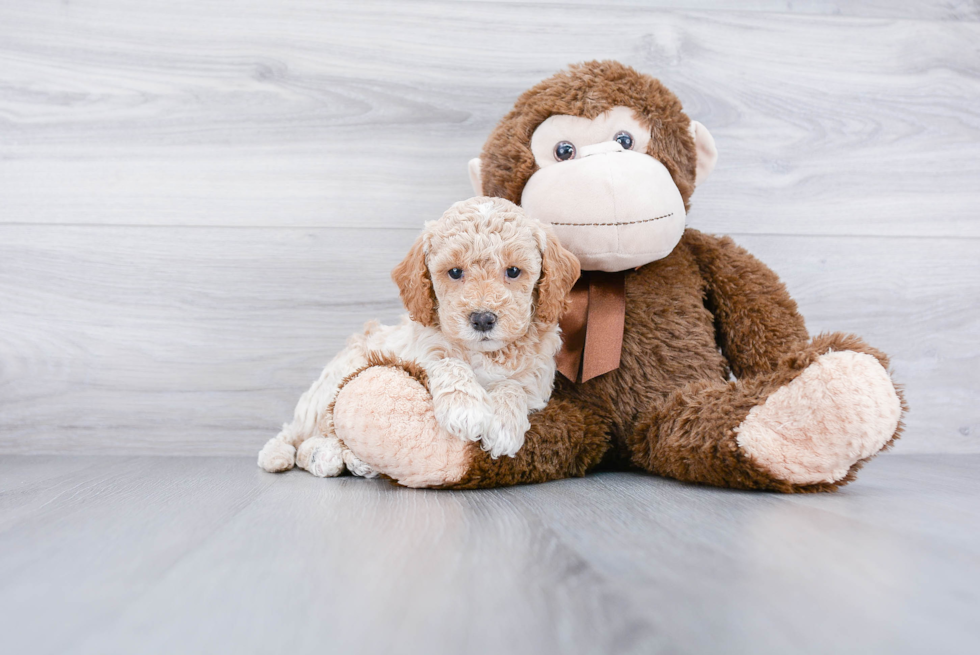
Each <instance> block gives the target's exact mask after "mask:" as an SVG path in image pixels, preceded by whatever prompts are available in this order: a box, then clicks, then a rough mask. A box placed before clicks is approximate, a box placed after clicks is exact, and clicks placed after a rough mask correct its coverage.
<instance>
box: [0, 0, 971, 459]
mask: <svg viewBox="0 0 980 655" xmlns="http://www.w3.org/2000/svg"><path fill="white" fill-rule="evenodd" d="M592 58H615V59H619V60H621V61H623V62H625V63H628V64H631V65H633V66H635V67H637V68H638V69H640V70H642V71H644V72H647V73H651V74H653V75H655V76H658V77H660V78H661V79H662V80H663V81H664V82H665V83H666V84H667V85H668V86H669V87H671V88H672V89H673V90H674V91H675V92H677V93H678V95H679V96H680V97H681V99H682V100H683V101H684V103H685V107H686V109H687V111H688V113H689V114H690V115H691V116H692V117H695V118H697V119H698V120H700V121H702V122H703V123H704V124H706V125H707V126H708V127H709V128H710V129H711V131H712V132H713V134H714V136H715V138H716V139H717V143H718V146H719V149H720V152H721V159H720V163H719V166H718V168H717V170H716V172H715V173H714V175H713V177H712V178H711V179H709V180H708V181H707V182H706V183H705V185H704V186H703V188H701V189H699V190H698V192H697V193H696V194H695V197H694V209H693V211H692V213H691V215H690V220H689V223H690V224H691V225H692V226H694V227H697V228H700V229H702V230H705V231H711V232H718V233H728V234H731V235H733V236H734V237H735V238H736V239H737V240H738V241H739V242H741V243H742V244H743V245H745V246H746V247H748V248H749V249H750V250H751V251H753V252H754V253H756V254H757V255H758V256H759V257H760V258H761V259H762V260H763V261H765V262H767V263H768V264H769V265H771V266H772V267H773V268H774V269H775V270H776V271H778V272H779V273H780V274H781V275H782V276H783V278H784V279H785V280H786V282H787V284H788V286H789V288H790V290H791V292H792V293H793V294H794V295H795V297H796V298H797V300H798V301H799V303H800V305H801V307H802V310H803V311H804V313H805V315H806V317H807V319H808V323H809V326H810V328H811V331H813V332H819V331H823V330H847V331H853V332H856V333H858V334H861V335H863V336H864V337H866V338H867V339H868V340H869V341H870V342H871V343H872V344H874V345H876V346H878V347H880V348H882V349H884V350H886V351H888V352H889V353H890V354H891V355H892V356H893V361H894V369H895V374H896V376H897V378H898V379H899V380H900V381H901V382H902V383H904V384H905V385H906V387H907V392H908V399H909V402H910V403H911V405H912V412H911V414H909V417H908V425H909V429H908V432H907V433H906V436H905V438H904V440H903V441H902V442H901V443H900V445H899V446H898V448H897V449H896V451H897V452H906V453H911V452H980V439H978V436H980V409H978V406H980V218H978V215H980V4H978V3H977V2H975V1H974V2H955V1H953V2H950V1H946V2H936V3H925V2H916V1H913V0H903V1H892V0H865V1H861V2H835V1H833V0H812V1H810V0H800V1H798V2H797V1H794V2H785V1H779V0H758V1H756V2H739V3H737V4H735V3H732V5H731V6H728V5H726V3H722V2H716V1H713V0H692V1H689V2H651V3H640V2H621V3H616V4H610V3H607V4H603V5H602V6H598V5H595V4H591V5H590V4H584V3H581V4H579V3H571V4H557V3H534V4H524V3H510V2H472V3H471V2H454V3H449V2H369V1H366V0H358V1H356V2H326V1H324V0H303V1H297V2H277V1H274V0H170V1H168V2H158V1H155V0H102V1H99V2H91V1H85V0H74V1H72V2H53V1H40V0H38V1H31V2H28V1H25V0H0V453H31V452H34V453H45V452H47V453H51V452H73V453H81V452H105V453H109V452H120V453H129V454H134V453H183V454H248V455H252V454H254V452H255V451H256V449H257V448H258V447H259V446H260V444H261V443H262V442H263V441H264V440H265V439H266V438H267V437H268V436H270V435H271V434H273V433H274V432H275V430H276V429H277V426H278V424H279V423H281V422H282V421H283V420H286V419H287V418H288V417H289V415H290V413H291V409H292V406H293V403H294V402H295V400H296V399H297V397H298V395H299V394H300V393H301V392H302V391H303V390H304V389H305V388H306V386H307V384H308V383H309V382H310V380H311V379H312V378H313V377H314V376H315V375H316V374H317V373H318V371H319V369H320V368H321V367H322V365H323V364H324V363H325V361H326V360H327V359H328V358H329V357H330V356H331V355H332V354H333V352H334V351H336V349H337V348H338V347H340V345H341V344H342V342H343V340H344V338H345V337H346V335H347V334H349V333H350V332H351V331H352V330H354V329H356V328H357V327H358V326H359V325H360V324H361V323H362V322H364V321H365V320H367V319H370V318H376V317H378V318H383V319H392V318H394V317H395V316H396V315H397V314H398V313H399V311H400V305H399V302H398V300H397V295H396V292H395V289H394V287H393V285H392V284H391V283H390V282H389V280H388V272H389V270H390V268H391V267H392V265H393V264H394V263H395V262H396V261H397V260H398V259H399V258H400V257H401V256H402V255H403V254H404V252H405V251H406V250H407V248H408V246H409V244H410V243H411V241H412V239H413V237H414V235H415V233H416V231H417V230H418V228H419V227H420V225H421V223H422V221H423V220H426V219H430V218H434V217H436V216H438V215H439V214H440V213H441V212H442V211H443V210H444V209H445V208H446V207H447V206H448V205H449V204H451V203H452V202H454V201H456V200H459V199H461V198H464V197H467V196H469V195H471V194H470V189H469V183H468V180H467V175H466V162H467V160H468V159H469V158H470V157H471V156H474V155H475V154H476V153H478V151H479V149H480V146H481V144H482V142H483V140H484V139H485V137H486V135H487V134H488V132H489V131H490V129H491V128H492V127H493V125H494V123H495V122H496V121H497V120H498V119H499V118H500V116H501V115H502V114H503V113H504V112H505V111H506V110H507V109H508V108H509V106H510V105H511V104H512V102H513V100H514V98H515V97H516V96H517V95H518V93H520V92H521V91H522V90H524V89H525V88H527V87H528V86H530V85H532V84H534V83H535V82H537V81H539V80H540V79H542V78H544V77H546V76H548V75H550V74H551V73H553V72H554V71H556V70H558V69H560V68H562V67H563V66H565V65H566V64H568V63H570V62H576V61H581V60H585V59H592Z"/></svg>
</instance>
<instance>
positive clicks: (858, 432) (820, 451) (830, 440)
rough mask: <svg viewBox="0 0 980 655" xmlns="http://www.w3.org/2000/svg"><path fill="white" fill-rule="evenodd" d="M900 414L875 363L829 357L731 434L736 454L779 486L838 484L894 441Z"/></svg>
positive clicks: (843, 355) (844, 355) (859, 356)
mask: <svg viewBox="0 0 980 655" xmlns="http://www.w3.org/2000/svg"><path fill="white" fill-rule="evenodd" d="M901 413H902V403H901V400H900V399H899V397H898V393H897V392H896V391H895V386H894V384H893V383H892V381H891V378H890V377H889V376H888V372H887V371H885V369H884V368H883V367H882V366H881V364H879V363H878V360H877V359H875V358H874V357H872V356H871V355H867V354H864V353H858V352H852V351H843V352H829V353H827V354H824V355H821V356H820V357H819V358H817V360H816V361H815V362H813V363H812V364H810V366H808V367H807V368H806V370H805V371H803V373H802V374H800V376H799V377H797V378H796V379H795V380H793V381H792V382H790V383H789V384H787V385H786V386H784V387H782V388H780V389H779V390H777V391H776V392H775V393H773V394H772V395H771V396H769V398H768V399H766V402H765V403H763V404H762V405H759V406H757V407H754V408H753V409H752V410H751V411H750V412H749V415H748V416H747V417H746V418H745V420H744V421H742V423H741V425H739V426H738V427H737V428H735V432H736V434H737V438H736V439H737V442H738V445H739V447H740V448H741V450H742V451H743V452H744V453H745V454H746V455H748V456H749V457H750V458H751V460H752V461H753V462H754V463H755V464H756V465H757V466H759V467H760V468H762V469H764V470H766V471H768V472H769V473H770V474H771V475H772V476H773V477H775V478H777V479H779V480H785V481H787V482H790V483H793V484H798V485H806V484H816V483H820V482H837V481H838V480H841V479H842V478H844V476H846V475H847V473H848V471H850V469H851V467H852V466H853V465H854V464H856V463H857V462H859V461H861V460H864V459H867V458H869V457H871V456H872V455H874V454H875V453H877V452H878V451H879V450H881V449H882V448H883V447H884V446H885V445H886V444H887V443H888V442H889V441H890V440H891V439H892V437H893V436H894V435H895V433H896V430H897V429H898V422H899V419H900V417H901Z"/></svg>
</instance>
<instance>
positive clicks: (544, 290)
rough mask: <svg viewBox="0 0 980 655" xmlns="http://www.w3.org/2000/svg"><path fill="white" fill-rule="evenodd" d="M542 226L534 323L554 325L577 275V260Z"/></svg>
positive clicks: (578, 269) (563, 308)
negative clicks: (542, 241)
mask: <svg viewBox="0 0 980 655" xmlns="http://www.w3.org/2000/svg"><path fill="white" fill-rule="evenodd" d="M543 227H544V239H543V240H544V246H543V247H542V248H541V279H540V280H539V281H538V311H537V317H538V320H539V321H541V322H542V323H546V324H554V323H557V322H558V319H560V318H561V317H562V314H564V313H565V309H566V305H567V299H568V292H569V291H571V290H572V287H573V286H575V281H576V280H578V276H579V274H580V273H581V269H580V267H579V261H578V257H576V256H575V255H573V254H572V253H571V252H569V251H568V250H566V249H565V248H564V247H563V246H562V245H561V243H560V242H559V241H558V237H556V236H555V234H554V232H552V231H551V228H550V227H547V226H543Z"/></svg>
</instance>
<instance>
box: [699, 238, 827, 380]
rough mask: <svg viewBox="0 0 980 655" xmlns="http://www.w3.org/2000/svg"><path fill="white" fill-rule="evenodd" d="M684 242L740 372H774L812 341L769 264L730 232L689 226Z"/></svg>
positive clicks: (726, 352) (720, 334)
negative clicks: (712, 232)
mask: <svg viewBox="0 0 980 655" xmlns="http://www.w3.org/2000/svg"><path fill="white" fill-rule="evenodd" d="M682 243H684V244H686V245H687V247H688V248H689V249H690V251H691V252H692V253H693V254H694V257H695V259H696V260H697V262H698V266H699V267H700V270H701V275H702V276H703V277H704V279H705V281H706V283H707V289H706V298H705V303H706V305H707V307H708V309H709V310H710V311H711V312H712V313H713V314H714V316H715V330H716V333H717V334H716V338H717V340H718V345H719V346H720V347H721V351H722V353H723V354H724V355H725V357H726V358H727V359H728V362H729V364H730V365H731V368H732V372H733V373H734V374H735V376H736V377H738V378H742V377H746V376H751V375H756V374H759V373H768V372H770V371H773V370H774V369H775V368H776V365H777V364H778V363H779V360H780V359H781V358H782V357H783V356H784V355H786V354H788V353H791V352H794V351H795V350H797V349H798V348H799V347H800V346H801V345H802V344H805V343H806V342H807V341H808V340H809V335H808V334H807V330H806V325H805V324H804V321H803V317H802V316H801V315H800V313H799V311H798V310H797V307H796V302H795V301H794V300H793V299H792V298H790V296H789V293H788V292H787V291H786V287H785V285H783V283H782V281H780V279H779V277H778V276H777V275H776V274H775V273H774V272H773V271H772V270H770V269H769V268H768V267H767V266H766V265H765V264H763V263H762V262H760V261H759V260H758V259H756V258H755V257H753V256H752V255H750V254H749V253H748V252H747V251H746V250H745V249H743V248H741V247H740V246H738V245H736V243H735V242H734V241H732V240H731V239H730V238H729V237H716V236H712V235H708V234H702V233H701V232H699V231H697V230H692V229H688V230H687V231H686V232H685V233H684V238H683V241H682Z"/></svg>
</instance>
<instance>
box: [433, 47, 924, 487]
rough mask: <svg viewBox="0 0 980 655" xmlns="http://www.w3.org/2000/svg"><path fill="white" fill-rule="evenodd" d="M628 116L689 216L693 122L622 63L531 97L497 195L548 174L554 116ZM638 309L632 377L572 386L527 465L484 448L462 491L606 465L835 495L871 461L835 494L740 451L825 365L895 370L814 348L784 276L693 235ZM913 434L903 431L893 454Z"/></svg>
mask: <svg viewBox="0 0 980 655" xmlns="http://www.w3.org/2000/svg"><path fill="white" fill-rule="evenodd" d="M615 106H628V107H631V108H633V109H634V110H635V111H636V113H637V115H638V117H640V118H641V120H644V121H645V122H646V123H647V124H648V125H649V127H650V132H651V135H652V139H651V146H650V150H649V151H648V154H650V155H652V156H654V157H656V158H657V159H658V160H660V161H661V162H662V163H663V164H664V165H665V166H666V167H667V169H668V170H669V171H670V174H671V176H672V177H673V179H674V182H675V183H676V184H677V187H678V189H679V190H680V192H681V195H682V197H683V199H684V203H685V206H689V200H690V197H691V194H692V193H693V191H694V178H695V167H696V153H695V148H694V143H693V140H692V138H691V136H690V132H689V125H690V121H689V119H688V118H687V116H686V115H684V114H683V112H682V111H681V105H680V102H679V101H678V99H677V98H676V97H675V96H674V95H673V94H672V93H671V92H670V91H668V90H667V89H666V88H664V87H663V86H662V85H661V84H660V82H658V81H657V80H655V79H653V78H650V77H648V76H645V75H641V74H639V73H637V72H636V71H634V70H633V69H632V68H629V67H626V66H623V65H621V64H618V63H616V62H590V63H586V64H581V65H578V66H572V67H571V68H569V69H568V70H567V71H565V72H562V73H559V74H557V75H555V76H553V77H551V78H549V79H547V80H545V81H543V82H541V83H540V84H538V85H537V86H535V87H533V88H532V89H530V90H528V91H527V92H525V93H524V94H523V95H522V96H521V97H520V98H519V99H518V100H517V103H516V104H515V106H514V109H513V110H512V111H511V112H510V113H509V114H507V116H505V117H504V119H503V120H502V121H501V122H500V124H499V125H498V126H497V128H496V129H495V130H494V131H493V132H492V134H491V135H490V137H489V139H488V141H487V143H486V145H485V147H484V149H483V153H482V155H481V160H482V176H483V185H484V192H485V193H486V194H487V195H498V196H501V197H504V198H508V199H510V200H512V201H514V202H520V198H521V193H522V191H523V189H524V185H525V184H526V183H527V180H528V179H529V178H530V176H531V175H532V174H533V173H534V172H535V170H536V165H535V162H534V157H533V155H532V153H531V149H530V136H531V134H532V133H533V131H534V129H535V128H536V127H537V126H538V125H539V124H540V123H541V122H542V121H544V120H545V119H546V118H548V117H549V116H552V115H554V114H570V115H576V116H584V117H587V118H594V117H596V116H597V115H599V114H601V113H603V112H605V111H607V110H609V109H611V108H613V107H615ZM626 306H627V313H626V325H625V333H624V338H623V350H622V360H621V364H620V367H619V368H618V369H617V370H615V371H613V372H611V373H608V374H606V375H603V376H600V377H598V378H595V379H593V380H590V381H588V382H586V383H583V384H574V383H572V382H570V381H568V380H567V379H565V378H564V377H561V376H559V377H558V378H557V379H556V381H555V382H556V384H555V392H554V394H553V395H552V400H551V403H550V404H549V405H548V407H547V408H546V409H545V410H544V411H542V412H539V413H537V414H535V415H533V416H532V417H531V430H530V432H529V433H528V434H527V438H526V441H525V445H524V447H523V449H522V450H521V451H520V452H519V453H518V455H517V457H515V458H513V459H511V458H502V459H498V460H491V459H490V458H489V457H487V456H486V454H485V453H482V452H481V451H479V450H476V449H474V451H473V462H472V465H471V469H470V471H469V473H468V474H467V475H466V476H465V477H464V478H463V479H462V480H461V481H460V482H459V483H457V484H455V485H451V486H453V487H456V488H474V487H495V486H502V485H509V484H519V483H528V482H543V481H546V480H553V479H558V478H563V477H568V476H579V475H583V474H584V473H585V472H586V471H588V470H590V469H593V468H595V467H597V466H599V465H600V464H601V463H605V464H609V463H614V464H615V463H619V464H624V463H628V464H631V465H633V466H636V467H639V468H642V469H645V470H647V471H650V472H653V473H657V474H660V475H665V476H669V477H673V478H676V479H678V480H684V481H688V482H696V483H701V484H709V485H715V486H724V487H733V488H739V489H766V490H773V491H780V492H812V491H829V490H833V489H836V488H837V487H839V486H841V485H844V484H846V483H847V482H849V481H850V480H852V479H853V478H854V474H855V472H856V471H857V470H858V469H859V468H860V467H861V465H862V464H863V463H864V462H863V461H862V462H858V463H856V464H855V465H854V466H853V467H851V470H850V471H849V472H848V473H847V475H846V476H845V477H844V478H843V479H841V480H839V481H837V482H835V483H832V484H831V483H824V484H815V485H793V484H790V483H787V482H784V481H781V480H777V479H774V478H773V477H772V476H771V475H769V474H768V473H766V472H765V471H764V470H762V469H761V467H759V466H756V465H755V464H754V463H753V462H752V461H751V460H750V458H749V457H748V456H746V455H744V454H743V453H742V452H741V451H740V450H739V447H738V445H737V443H736V440H735V432H734V429H735V428H736V427H737V426H738V425H739V424H740V423H741V422H742V421H743V420H744V419H745V417H746V416H747V415H748V413H749V411H750V410H751V409H752V408H753V407H755V406H757V405H760V404H761V403H764V402H765V400H766V399H767V398H768V397H769V396H770V395H771V394H772V393H774V392H775V391H776V390H778V389H780V388H781V387H783V386H785V385H786V384H788V383H789V382H791V381H792V380H794V379H795V378H796V377H798V376H799V375H800V374H801V373H802V372H803V370H804V369H805V368H806V367H807V366H808V365H809V364H811V363H812V362H813V361H814V360H815V359H816V358H817V357H818V356H820V355H822V354H824V353H827V352H830V351H831V350H834V351H842V350H849V351H854V352H859V353H867V354H870V355H873V356H874V357H876V358H877V359H878V360H879V361H880V362H881V363H882V365H883V366H884V367H886V368H887V366H888V359H887V357H885V355H884V354H882V353H880V352H879V351H877V350H874V349H873V348H870V347H869V346H867V345H866V344H865V343H864V342H863V341H861V340H860V339H859V338H857V337H855V336H851V335H843V334H828V335H821V336H819V337H817V338H816V339H814V340H813V341H812V342H811V341H810V339H809V335H808V334H807V330H806V327H805V325H804V321H803V318H802V317H801V316H800V314H799V312H798V310H797V306H796V303H795V302H794V301H793V299H792V298H790V296H789V294H788V293H787V291H786V289H785V287H784V285H783V284H782V282H781V281H780V280H779V278H778V277H777V276H776V274H775V273H773V272H772V271H771V270H769V269H768V268H767V267H766V266H765V265H764V264H762V263H761V262H759V261H758V260H757V259H755V258H754V257H753V256H752V255H750V254H749V253H748V252H746V251H745V250H744V249H742V248H740V247H739V246H737V245H736V244H735V243H734V242H733V241H732V240H731V239H728V238H717V237H713V236H710V235H706V234H702V233H700V232H698V231H696V230H692V229H688V230H687V231H686V232H685V234H684V237H683V238H682V240H681V242H680V244H678V246H677V247H676V248H675V249H674V251H673V252H672V253H671V254H670V255H669V256H667V257H666V258H664V259H662V260H660V261H656V262H653V263H651V264H647V265H646V266H643V267H641V268H639V269H637V270H636V271H630V272H628V273H627V274H626ZM730 374H732V375H734V376H735V377H736V378H737V381H730V379H729V377H730ZM899 394H900V395H899V397H900V398H901V391H900V390H899ZM902 406H903V408H904V407H905V405H904V400H902ZM901 430H902V425H901V423H899V427H898V429H897V430H896V432H895V434H894V435H893V436H892V439H891V440H890V441H889V442H888V446H890V445H891V443H892V442H893V441H894V440H895V439H896V438H897V437H898V435H899V433H900V432H901ZM888 446H886V447H888Z"/></svg>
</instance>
